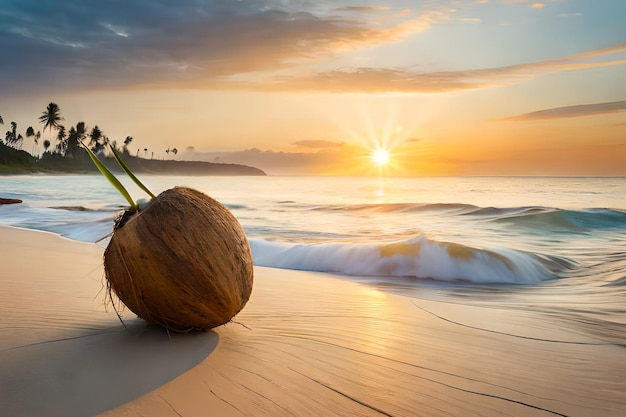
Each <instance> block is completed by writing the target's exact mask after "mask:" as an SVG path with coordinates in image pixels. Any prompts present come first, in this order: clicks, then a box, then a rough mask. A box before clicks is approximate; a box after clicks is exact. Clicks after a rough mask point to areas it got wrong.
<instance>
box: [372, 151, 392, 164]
mask: <svg viewBox="0 0 626 417" xmlns="http://www.w3.org/2000/svg"><path fill="white" fill-rule="evenodd" d="M371 158H372V161H374V163H375V164H376V165H378V166H379V167H383V166H385V165H387V163H388V162H389V151H388V150H387V149H384V148H378V149H375V150H374V151H373V152H372V154H371Z"/></svg>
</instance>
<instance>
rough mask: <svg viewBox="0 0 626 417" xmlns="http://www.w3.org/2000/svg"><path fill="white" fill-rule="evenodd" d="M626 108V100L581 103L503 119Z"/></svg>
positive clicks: (612, 111) (540, 117) (557, 117)
mask: <svg viewBox="0 0 626 417" xmlns="http://www.w3.org/2000/svg"><path fill="white" fill-rule="evenodd" d="M625 110H626V100H622V101H613V102H609V103H593V104H579V105H576V106H566V107H556V108H552V109H546V110H539V111H534V112H531V113H525V114H521V115H519V116H513V117H507V118H504V119H501V120H511V121H523V120H536V119H560V118H564V117H581V116H592V115H596V114H605V113H615V112H618V111H625Z"/></svg>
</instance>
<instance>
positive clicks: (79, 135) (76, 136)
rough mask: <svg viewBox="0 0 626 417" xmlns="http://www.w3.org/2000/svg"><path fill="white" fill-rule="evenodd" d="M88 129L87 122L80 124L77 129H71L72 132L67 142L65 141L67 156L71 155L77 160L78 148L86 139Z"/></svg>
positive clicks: (69, 133)
mask: <svg viewBox="0 0 626 417" xmlns="http://www.w3.org/2000/svg"><path fill="white" fill-rule="evenodd" d="M86 131H87V128H86V127H85V122H78V123H77V124H76V127H73V126H72V127H71V128H70V131H69V132H68V135H67V140H66V141H65V143H66V146H65V154H66V155H70V156H71V157H72V158H75V157H76V155H77V154H78V148H79V146H80V143H81V142H82V141H83V139H84V138H85V133H86Z"/></svg>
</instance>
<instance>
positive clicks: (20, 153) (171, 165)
mask: <svg viewBox="0 0 626 417" xmlns="http://www.w3.org/2000/svg"><path fill="white" fill-rule="evenodd" d="M98 156H99V157H100V159H101V160H102V161H103V162H104V164H105V165H106V166H107V167H108V168H109V169H110V170H111V171H113V172H121V169H120V167H119V166H118V164H117V163H116V162H115V159H114V158H113V157H111V156H105V155H104V154H103V153H100V154H99V155H98ZM124 161H126V164H127V165H128V166H129V167H130V168H131V169H132V170H133V172H135V173H140V174H171V175H250V176H253V175H256V176H264V175H267V174H266V173H265V172H264V171H263V170H261V169H258V168H255V167H251V166H248V165H239V164H223V163H216V162H204V161H176V160H173V159H166V160H160V159H147V158H140V157H137V156H132V155H129V154H125V155H124ZM31 173H43V174H46V173H47V174H96V173H98V170H97V168H96V167H95V165H94V164H93V162H91V160H90V159H89V157H88V156H87V154H86V153H77V154H76V155H74V157H68V156H65V155H60V154H57V153H44V154H43V155H42V156H41V157H40V158H36V157H34V156H32V155H31V154H29V153H28V152H26V151H24V150H19V149H14V148H13V147H10V146H7V145H5V144H4V143H0V174H31Z"/></svg>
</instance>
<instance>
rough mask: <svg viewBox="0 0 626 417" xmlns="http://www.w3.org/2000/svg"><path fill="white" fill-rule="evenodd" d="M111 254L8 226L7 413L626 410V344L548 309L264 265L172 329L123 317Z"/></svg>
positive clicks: (2, 248)
mask: <svg viewBox="0 0 626 417" xmlns="http://www.w3.org/2000/svg"><path fill="white" fill-rule="evenodd" d="M102 253H103V249H102V248H100V247H98V246H96V245H94V244H88V243H80V242H76V241H72V240H68V239H65V238H62V237H59V236H57V235H54V234H49V233H44V232H37V231H30V230H23V229H17V228H10V227H0V264H1V265H2V266H1V268H0V330H1V333H2V338H0V410H1V411H0V414H1V415H3V416H4V415H6V416H13V417H20V416H65V417H68V416H93V415H101V416H106V417H115V416H151V417H153V416H164V417H165V416H173V417H175V416H185V417H192V416H307V415H310V416H356V415H359V416H376V415H384V416H452V415H455V416H549V415H556V416H623V415H625V414H626V399H625V396H624V393H625V392H626V348H625V347H624V346H621V345H616V344H612V343H610V342H607V341H603V340H599V339H596V338H594V337H592V336H591V335H586V334H582V333H580V332H577V331H575V330H574V329H570V328H568V327H567V326H563V325H562V324H561V323H559V322H557V321H553V320H551V319H550V318H549V317H545V316H542V315H541V314H540V313H533V312H528V311H525V312H520V311H513V310H506V309H495V308H478V307H468V306H463V305H459V304H451V303H442V302H434V301H425V300H420V299H414V298H409V297H404V296H399V295H394V294H392V293H390V292H385V291H381V290H379V289H377V288H374V287H370V286H367V285H362V284H358V283H355V282H351V281H348V280H344V279H340V278H337V277H334V276H330V275H323V274H313V273H308V272H300V271H289V270H280V269H271V268H261V267H257V268H256V269H255V283H254V290H253V293H252V298H251V299H250V301H249V303H248V304H247V306H246V307H245V308H244V310H243V311H242V312H241V313H240V314H239V315H238V316H237V317H235V319H234V321H233V322H231V323H229V324H227V325H225V326H221V327H219V328H216V329H214V330H213V331H209V332H205V333H192V334H168V333H167V332H165V331H164V330H162V329H160V328H147V327H146V326H145V325H144V324H143V322H142V321H141V320H138V319H136V318H134V316H133V315H132V313H129V312H126V313H124V314H123V320H124V322H125V326H124V325H122V324H121V323H120V321H119V320H118V317H117V315H116V314H115V311H113V309H112V308H111V307H110V303H109V302H108V301H107V300H106V293H105V291H104V287H103V279H104V278H103V268H102ZM107 305H108V306H107Z"/></svg>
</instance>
